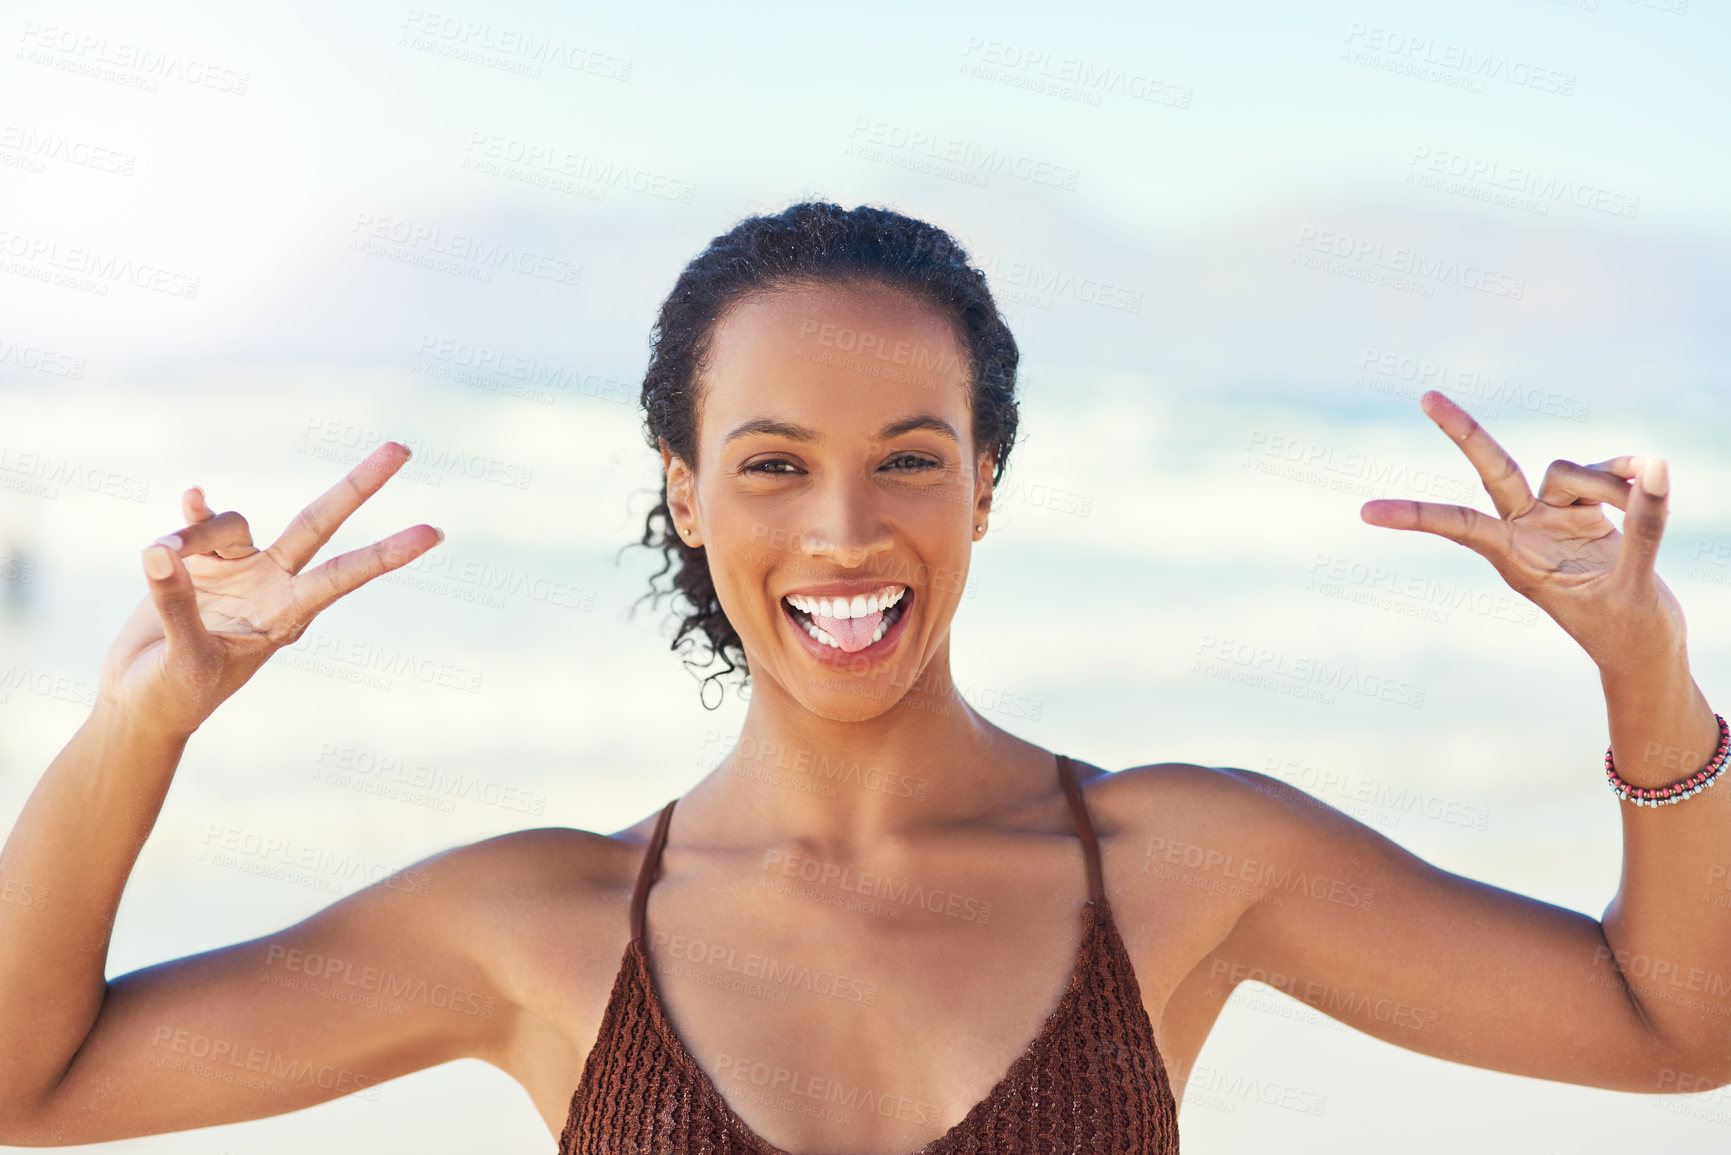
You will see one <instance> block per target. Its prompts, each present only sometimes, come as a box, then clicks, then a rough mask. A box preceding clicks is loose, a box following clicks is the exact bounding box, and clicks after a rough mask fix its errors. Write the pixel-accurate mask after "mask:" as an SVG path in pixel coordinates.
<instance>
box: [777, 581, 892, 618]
mask: <svg viewBox="0 0 1731 1155" xmlns="http://www.w3.org/2000/svg"><path fill="white" fill-rule="evenodd" d="M907 592H908V588H907V587H906V586H900V585H895V586H885V587H884V588H883V589H881V590H879V591H878V592H877V593H875V594H871V595H869V596H868V595H866V594H857V595H855V596H854V597H853V598H851V599H849V598H813V597H807V596H805V595H804V594H788V595H787V601H788V604H789V605H791V606H793V608H794V609H796V610H800V611H802V612H804V613H808V614H813V615H816V616H818V617H825V618H863V617H865V616H866V615H867V614H875V613H878V612H880V611H882V610H887V609H889V608H890V607H891V606H893V605H895V604H896V603H897V602H899V601H901V600H902V595H903V594H905V593H907Z"/></svg>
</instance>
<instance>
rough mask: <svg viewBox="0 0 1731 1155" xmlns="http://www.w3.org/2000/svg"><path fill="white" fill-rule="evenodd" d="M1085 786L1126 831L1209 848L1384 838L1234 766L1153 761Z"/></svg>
mask: <svg viewBox="0 0 1731 1155" xmlns="http://www.w3.org/2000/svg"><path fill="white" fill-rule="evenodd" d="M1083 785H1084V788H1085V789H1086V790H1087V791H1088V799H1089V810H1090V812H1096V813H1099V814H1100V815H1101V817H1102V819H1105V820H1110V821H1111V822H1112V823H1114V825H1115V826H1116V827H1119V828H1121V829H1123V830H1124V831H1125V832H1126V833H1136V834H1143V835H1151V836H1156V837H1164V838H1166V839H1167V840H1169V841H1170V840H1173V839H1176V840H1179V841H1181V842H1183V841H1188V842H1191V843H1195V844H1197V845H1199V846H1204V853H1206V851H1207V850H1208V849H1213V850H1225V849H1226V848H1227V847H1229V846H1236V845H1257V846H1260V847H1263V848H1264V849H1266V850H1268V851H1271V852H1272V851H1278V850H1289V849H1292V848H1293V846H1294V843H1295V842H1299V841H1306V840H1309V839H1311V838H1314V837H1315V836H1318V835H1327V836H1331V837H1347V838H1352V837H1358V836H1362V835H1369V836H1371V837H1373V838H1375V839H1377V840H1381V836H1380V835H1377V834H1375V832H1374V831H1371V830H1370V829H1369V828H1368V827H1365V826H1364V825H1363V824H1362V823H1359V822H1357V821H1355V820H1354V819H1352V818H1351V817H1349V816H1348V815H1346V814H1344V813H1342V812H1341V811H1340V810H1338V809H1336V808H1335V807H1333V806H1330V805H1329V804H1328V803H1326V802H1324V801H1322V800H1321V799H1319V798H1317V797H1315V796H1314V795H1312V794H1309V793H1307V792H1305V791H1304V790H1301V789H1299V788H1298V787H1296V786H1293V785H1291V784H1289V783H1287V782H1283V781H1281V780H1280V779H1278V778H1274V777H1272V776H1270V775H1267V774H1263V773H1260V772H1258V771H1255V770H1244V769H1240V768H1238V767H1235V766H1200V765H1197V764H1196V763H1194V762H1150V763H1146V764H1143V765H1139V766H1131V767H1128V768H1126V769H1123V770H1117V771H1113V772H1110V773H1102V774H1101V775H1099V776H1097V778H1095V779H1084V782H1083ZM1096 799H1098V803H1096V801H1095V800H1096ZM1104 825H1105V822H1104V821H1103V822H1102V826H1104ZM1101 833H1102V835H1103V836H1104V835H1105V834H1106V830H1104V829H1102V832H1101Z"/></svg>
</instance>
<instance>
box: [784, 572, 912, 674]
mask: <svg viewBox="0 0 1731 1155" xmlns="http://www.w3.org/2000/svg"><path fill="white" fill-rule="evenodd" d="M848 592H849V591H847V590H845V589H843V590H840V591H838V592H836V593H822V592H820V593H815V594H805V593H798V592H795V593H791V594H788V595H786V596H784V597H783V598H782V599H781V607H782V613H783V614H784V615H785V616H786V617H787V619H788V622H789V624H790V625H792V627H793V628H794V631H795V632H796V633H797V634H798V635H799V639H800V642H801V644H802V645H804V646H805V648H806V651H807V652H808V653H810V654H812V656H814V657H816V658H818V659H819V660H820V661H824V662H829V663H838V664H849V663H852V662H853V661H854V659H857V658H862V657H863V658H868V659H869V658H872V657H876V656H878V655H879V654H882V653H885V652H887V651H888V650H889V649H890V648H891V647H892V646H894V645H895V644H896V640H897V639H898V638H899V637H900V635H901V632H902V630H901V627H902V625H903V623H904V621H905V620H906V618H907V616H908V613H907V611H908V607H909V606H910V605H911V604H912V602H913V590H912V589H910V588H909V587H907V586H902V585H895V584H890V585H887V586H877V587H874V588H873V589H872V590H871V591H870V592H866V591H861V592H857V593H853V594H852V595H851V596H844V595H847V594H848ZM878 607H882V608H878Z"/></svg>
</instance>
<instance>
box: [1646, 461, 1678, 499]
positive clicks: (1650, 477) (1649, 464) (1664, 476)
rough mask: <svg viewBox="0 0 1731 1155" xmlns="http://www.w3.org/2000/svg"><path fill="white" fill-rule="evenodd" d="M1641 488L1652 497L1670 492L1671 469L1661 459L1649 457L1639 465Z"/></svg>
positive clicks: (1662, 495)
mask: <svg viewBox="0 0 1731 1155" xmlns="http://www.w3.org/2000/svg"><path fill="white" fill-rule="evenodd" d="M1640 477H1641V488H1642V489H1644V490H1646V491H1647V492H1648V493H1650V494H1652V495H1653V496H1654V497H1664V496H1665V495H1666V494H1667V493H1669V492H1670V491H1671V469H1670V466H1669V464H1668V463H1667V462H1666V461H1665V459H1664V458H1663V457H1649V458H1647V459H1646V460H1645V461H1643V462H1642V464H1641V473H1640Z"/></svg>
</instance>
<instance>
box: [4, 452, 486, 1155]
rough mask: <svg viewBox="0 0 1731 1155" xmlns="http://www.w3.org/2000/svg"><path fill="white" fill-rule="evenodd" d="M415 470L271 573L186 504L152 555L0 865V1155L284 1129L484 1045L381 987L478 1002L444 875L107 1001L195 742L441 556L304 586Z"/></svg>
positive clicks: (395, 549)
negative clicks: (118, 925) (442, 991)
mask: <svg viewBox="0 0 1731 1155" xmlns="http://www.w3.org/2000/svg"><path fill="white" fill-rule="evenodd" d="M407 457H408V451H407V449H405V448H404V447H403V446H400V445H397V444H395V443H392V444H388V445H386V446H383V447H381V448H380V449H379V450H378V451H376V452H375V453H373V454H372V455H371V456H370V457H368V458H367V459H366V460H365V461H363V462H362V463H361V464H360V465H358V466H357V467H356V468H355V469H354V471H353V472H351V473H350V474H349V475H348V476H347V477H345V478H344V479H343V480H342V481H341V482H340V483H338V485H337V486H335V487H334V488H333V489H331V490H330V491H329V492H328V493H326V494H325V495H323V496H322V497H321V498H319V499H318V500H317V501H315V502H314V503H313V504H312V505H310V506H308V507H307V508H306V509H305V510H303V511H302V512H301V514H300V515H299V516H298V517H297V518H296V519H295V521H294V523H293V524H292V525H291V526H290V527H289V528H288V530H287V531H286V532H285V533H284V534H283V535H282V537H281V538H280V539H278V541H277V542H276V543H275V544H274V545H272V546H271V547H270V548H269V549H266V550H259V549H257V548H256V547H254V546H253V544H252V542H251V538H250V534H249V531H248V529H247V524H246V521H245V519H243V518H242V517H241V516H240V515H239V514H237V513H223V514H220V515H213V514H212V513H211V511H210V510H209V508H208V507H207V506H206V505H205V503H204V497H203V494H202V493H201V492H199V491H198V490H189V491H187V494H186V495H185V498H184V499H183V511H184V513H185V515H186V521H187V525H186V527H185V528H183V529H181V530H180V531H179V532H178V533H176V534H174V535H170V536H168V537H165V538H163V539H160V540H159V542H158V543H156V544H154V545H152V546H150V547H149V548H147V549H146V550H145V551H144V557H143V566H144V570H145V573H146V577H147V581H148V585H149V596H148V598H147V599H146V600H145V601H144V602H143V603H141V604H140V605H139V607H138V609H137V611H136V612H135V613H134V614H133V615H132V617H131V618H130V619H129V620H128V622H127V623H126V626H125V627H124V629H123V630H122V632H121V634H120V637H119V638H118V639H117V640H116V642H115V643H114V645H113V647H112V648H111V650H110V651H109V653H108V656H107V657H106V659H105V660H104V662H103V666H102V672H101V683H100V687H101V688H100V693H99V696H98V701H97V703H96V705H95V707H94V708H93V709H92V711H91V714H90V716H89V718H88V719H87V720H86V721H85V723H84V724H83V726H82V727H80V729H79V730H78V731H77V733H76V734H75V735H74V736H73V738H72V740H71V741H70V742H68V743H67V745H66V747H65V749H64V750H62V751H61V753H60V754H59V756H58V757H56V758H55V759H54V761H53V763H52V764H51V765H50V766H49V768H48V770H47V772H46V773H44V775H43V776H42V779H41V781H40V782H39V783H38V784H37V786H36V789H35V790H34V791H33V792H32V793H31V795H30V798H29V800H28V801H27V802H26V804H25V806H24V809H23V812H22V813H21V815H20V816H19V818H18V821H17V823H16V825H15V826H14V828H13V830H12V833H11V836H10V837H9V838H8V840H7V842H6V844H5V848H4V851H3V852H0V889H4V891H5V893H6V896H7V898H8V901H5V902H0V1143H9V1144H27V1145H59V1144H67V1143H86V1142H92V1141H97V1140H103V1139H113V1138H120V1137H123V1136H128V1135H140V1134H148V1133H153V1132H158V1131H167V1130H176V1129H180V1128H184V1127H191V1126H201V1125H207V1124H211V1123H219V1122H231V1121H236V1120H241V1119H248V1118H255V1117H258V1116H261V1115H270V1114H276V1113H279V1112H281V1111H286V1110H291V1109H293V1108H295V1107H301V1106H306V1105H308V1104H310V1103H314V1102H318V1101H320V1100H322V1099H328V1098H332V1097H335V1096H337V1095H340V1094H344V1093H347V1092H350V1091H355V1090H359V1089H362V1088H363V1087H365V1086H368V1085H370V1084H371V1083H374V1082H377V1081H379V1080H381V1079H385V1078H390V1077H392V1076H393V1075H397V1074H402V1073H404V1072H405V1071H407V1070H412V1069H414V1068H415V1067H416V1066H427V1065H431V1064H432V1063H436V1062H441V1061H444V1060H445V1059H447V1058H452V1057H456V1055H458V1054H461V1053H477V1051H476V1049H477V1048H484V1047H485V1046H486V1045H487V1043H488V1040H489V1039H490V1038H491V1037H492V1036H493V1034H494V1033H495V1032H496V1031H497V1030H498V1029H499V1027H500V1025H501V1023H502V1022H503V1020H504V1018H505V1012H504V1008H502V1007H496V1008H493V1009H491V1012H490V1013H489V1014H487V1015H484V1016H483V1015H480V1014H475V1015H466V1014H453V1013H451V1011H450V1010H449V1009H448V1007H445V1006H439V1005H434V1004H433V1003H432V1002H429V1001H428V1000H427V999H426V998H424V997H420V996H411V997H406V998H405V997H398V998H396V999H394V1000H393V999H391V998H390V997H389V992H388V991H386V990H385V989H383V983H384V980H382V979H380V980H378V981H376V982H375V981H373V980H374V978H375V974H374V972H376V974H378V975H386V976H390V977H391V981H392V983H393V984H394V985H396V986H397V987H399V988H401V986H402V980H403V979H405V978H407V979H409V980H412V981H413V982H415V983H419V984H428V985H437V986H441V987H444V988H446V989H456V990H462V991H465V992H469V993H475V992H481V991H484V990H486V989H487V987H488V980H487V977H486V976H485V975H484V974H483V973H482V970H481V966H480V964H479V962H478V961H477V959H478V957H479V955H478V953H477V952H476V951H475V950H473V949H471V947H472V944H470V943H467V942H465V941H464V939H463V936H462V934H461V933H460V932H461V929H462V927H463V925H465V924H464V923H463V921H462V920H461V919H460V918H458V917H456V915H457V913H458V912H460V911H462V910H463V909H465V908H466V907H468V906H472V905H473V902H472V900H471V899H469V898H467V897H466V895H465V890H464V888H465V885H466V884H465V882H464V878H465V875H464V874H463V872H461V871H453V869H452V867H451V865H450V862H449V858H450V856H441V858H439V859H435V860H433V861H430V862H429V863H427V864H424V865H422V866H419V867H417V868H415V869H414V870H412V871H408V872H403V873H400V874H398V875H394V876H392V877H391V878H389V879H385V880H382V881H381V882H379V883H377V884H375V885H374V886H372V887H370V888H368V889H366V890H364V891H362V892H360V893H358V894H355V895H352V896H350V897H348V898H346V899H344V900H342V901H341V902H338V903H336V904H335V905H333V906H332V907H330V908H329V909H327V910H325V911H323V912H321V913H319V914H318V915H316V916H314V917H313V918H310V919H308V920H306V921H305V922H303V923H301V924H299V925H298V926H295V927H292V928H290V929H288V930H286V931H284V932H283V933H282V934H280V935H274V936H270V937H268V938H265V939H260V940H257V941H255V942H251V943H242V944H240V945H237V946H233V947H228V948H226V949H223V950H217V951H211V952H207V953H205V954H201V955H196V956H193V957H191V958H186V959H180V960H177V961H175V962H172V963H165V964H163V965H161V966H158V967H152V968H148V969H146V970H142V971H138V972H135V973H133V974H130V975H127V976H125V977H124V978H121V979H117V980H115V981H114V982H113V983H109V982H107V981H106V979H105V967H106V960H107V954H108V944H109V937H110V934H111V931H112V929H113V925H114V916H115V911H116V908H117V907H118V905H119V903H120V897H121V892H122V891H123V889H124V887H125V885H126V880H127V877H128V875H129V874H130V873H131V870H132V866H133V863H134V862H135V860H136V859H137V856H138V852H139V850H140V848H141V847H142V845H143V843H144V840H145V838H146V837H147V836H148V835H149V833H150V830H151V828H152V827H153V826H154V824H155V822H156V817H157V814H158V812H159V811H160V809H161V806H162V803H163V798H164V795H165V794H166V792H167V790H168V786H169V782H170V781H171V780H172V778H173V775H174V771H175V768H176V766H177V764H178V762H179V759H180V756H181V753H182V751H183V750H184V749H185V746H186V743H187V741H188V739H189V738H190V736H191V735H192V733H193V732H194V731H195V730H196V729H197V728H198V726H199V725H200V724H201V723H202V722H203V721H204V719H205V718H206V717H208V716H209V715H210V713H211V712H212V711H213V710H215V709H216V707H217V706H218V705H219V704H220V703H221V702H222V701H223V700H225V699H226V698H227V697H228V696H229V695H230V694H233V693H234V692H235V691H236V690H237V689H239V687H240V686H241V685H242V684H244V683H245V682H246V681H247V679H248V678H250V677H251V676H252V674H253V673H254V672H256V671H257V670H258V668H259V667H260V666H261V665H262V664H263V663H264V662H265V660H266V659H267V658H268V657H269V656H270V654H271V653H273V652H274V651H275V650H276V649H277V648H279V647H281V646H283V645H286V644H288V643H290V642H292V641H294V640H295V639H296V638H298V637H299V636H300V635H301V633H302V632H304V630H305V629H306V627H307V625H308V624H309V623H310V622H311V621H312V619H313V617H314V615H316V614H317V613H319V612H320V611H322V610H323V609H324V608H325V607H327V606H329V605H330V604H331V603H332V602H334V601H336V599H337V598H339V597H341V596H343V595H344V594H346V593H348V592H349V591H350V590H353V589H355V588H356V587H358V586H360V585H361V584H363V583H364V582H366V581H369V580H371V579H372V578H373V577H376V576H378V575H379V574H382V573H384V572H386V571H388V570H390V569H393V568H396V567H397V566H400V565H403V564H405V563H407V562H409V561H411V560H413V559H414V558H415V557H417V556H419V555H420V554H421V553H424V552H425V551H426V550H427V549H429V548H431V547H432V546H433V545H434V544H436V543H437V541H438V540H439V537H440V535H439V533H438V531H436V530H434V529H432V528H431V527H428V526H416V527H413V528H411V529H407V530H404V531H402V532H400V533H398V534H395V535H393V536H391V537H389V538H386V539H384V540H383V541H380V542H377V543H375V544H374V545H373V546H371V547H368V548H366V549H362V550H356V551H354V552H352V553H348V554H344V555H342V556H340V557H337V558H335V559H333V560H331V561H329V562H327V563H325V564H324V565H321V566H319V567H318V568H316V569H313V570H310V571H308V572H306V573H302V572H301V571H302V570H303V568H304V567H305V566H306V565H307V564H308V562H309V561H310V560H311V558H312V556H313V555H314V553H316V552H317V550H318V549H319V548H320V547H321V546H322V545H323V544H324V543H325V541H326V540H328V538H329V537H330V535H331V534H332V533H333V532H334V531H335V530H336V528H337V527H338V526H339V525H341V524H342V522H343V521H344V519H346V518H347V517H348V516H349V515H350V514H351V513H353V512H354V510H355V509H356V508H358V507H359V505H360V504H361V502H363V501H365V500H366V498H367V497H369V496H371V495H372V494H373V493H374V492H376V491H377V490H378V489H379V487H380V486H382V485H383V484H384V483H385V481H386V480H387V479H388V478H389V477H390V476H391V475H392V474H393V473H395V472H396V470H397V469H398V468H399V467H400V466H401V465H402V463H403V461H405V460H406V459H407ZM484 853H485V852H483V851H481V850H479V849H477V848H471V849H470V850H468V851H464V852H453V854H457V855H462V854H467V855H469V856H471V857H473V856H474V855H476V854H484ZM310 960H316V962H313V961H310ZM338 963H340V964H342V965H343V966H344V967H350V968H352V969H351V970H349V971H348V972H346V973H343V972H340V971H339V970H338V969H337V968H336V965H335V964H338ZM357 973H360V974H362V975H364V976H365V977H366V979H367V980H368V981H367V983H366V985H364V986H361V985H357V986H355V987H353V988H351V989H355V990H357V991H359V992H364V993H367V994H371V995H376V996H377V1000H376V1002H377V1003H378V1004H380V1005H385V1006H386V1007H387V1010H386V1011H385V1013H379V1012H378V1011H377V1010H376V1009H374V1008H373V1007H372V1006H368V1005H365V1004H362V1003H358V1002H357V1001H355V1000H352V999H349V998H344V999H343V1000H342V1001H340V1002H339V1001H336V1000H335V999H333V998H332V997H329V995H330V992H331V988H332V987H333V986H337V987H339V988H340V987H341V985H342V984H343V983H347V982H349V981H350V980H351V979H353V978H354V977H355V975H356V974H357ZM369 987H370V988H372V989H370V990H369V989H368V988H369ZM321 991H322V992H324V994H323V995H321V993H320V992H321ZM338 993H342V994H346V993H347V992H346V991H342V990H339V991H338ZM397 993H398V995H399V996H401V995H402V994H403V990H402V989H399V990H398V992H397ZM482 997H485V996H482ZM393 1002H394V1003H395V1004H396V1005H397V1006H398V1009H396V1010H395V1011H392V1010H390V1009H389V1006H390V1005H391V1004H392V1003H393ZM447 1002H448V1000H447Z"/></svg>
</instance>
